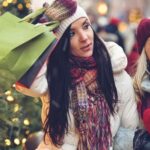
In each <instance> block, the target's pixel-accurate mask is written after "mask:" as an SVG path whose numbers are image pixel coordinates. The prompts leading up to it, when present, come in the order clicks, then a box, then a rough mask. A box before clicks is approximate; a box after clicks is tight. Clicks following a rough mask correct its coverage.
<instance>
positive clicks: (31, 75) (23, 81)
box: [17, 40, 58, 89]
mask: <svg viewBox="0 0 150 150" xmlns="http://www.w3.org/2000/svg"><path fill="white" fill-rule="evenodd" d="M57 42H58V41H57V40H54V41H53V42H52V43H51V44H50V45H49V46H48V48H47V49H46V50H45V51H44V52H43V53H42V54H41V56H40V57H39V58H38V59H37V60H36V61H35V63H34V64H33V65H32V66H31V67H30V68H29V70H28V71H27V72H25V73H24V75H23V76H22V77H21V78H20V79H19V80H18V81H17V84H19V85H20V86H23V87H24V88H28V89H29V88H30V87H31V85H32V83H33V81H34V80H35V78H36V76H37V75H38V73H39V71H40V70H41V68H42V66H43V65H44V63H45V62H46V61H47V60H48V57H49V56H50V54H51V53H52V51H53V49H54V48H55V46H56V44H57Z"/></svg>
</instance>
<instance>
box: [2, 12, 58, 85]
mask: <svg viewBox="0 0 150 150" xmlns="http://www.w3.org/2000/svg"><path fill="white" fill-rule="evenodd" d="M34 13H35V12H34ZM31 16H32V15H31ZM56 26H58V22H54V23H53V24H51V25H50V26H49V27H47V26H45V25H33V24H31V23H29V22H26V21H24V20H23V19H20V18H17V17H16V16H14V15H12V14H11V13H8V12H7V13H5V14H4V15H2V16H0V43H1V44H0V77H2V78H6V79H7V80H9V82H10V84H13V83H15V82H16V81H17V80H18V79H20V78H21V76H22V75H23V74H24V73H25V72H27V70H28V69H29V68H30V67H31V66H32V65H33V64H34V63H35V61H36V60H37V59H38V58H39V57H40V55H41V54H42V53H43V52H44V51H45V50H46V49H47V47H48V46H49V45H50V44H51V43H52V42H53V41H54V40H56V37H55V35H54V34H53V33H52V32H50V31H49V30H52V29H53V28H55V27H56ZM2 84H3V82H2V83H0V85H1V86H2ZM4 84H5V83H4Z"/></svg>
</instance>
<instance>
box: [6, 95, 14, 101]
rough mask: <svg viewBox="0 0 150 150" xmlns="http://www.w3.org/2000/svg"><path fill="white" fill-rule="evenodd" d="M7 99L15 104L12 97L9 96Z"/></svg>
mask: <svg viewBox="0 0 150 150" xmlns="http://www.w3.org/2000/svg"><path fill="white" fill-rule="evenodd" d="M6 99H7V101H9V102H13V101H14V97H13V96H11V95H9V96H7V98H6Z"/></svg>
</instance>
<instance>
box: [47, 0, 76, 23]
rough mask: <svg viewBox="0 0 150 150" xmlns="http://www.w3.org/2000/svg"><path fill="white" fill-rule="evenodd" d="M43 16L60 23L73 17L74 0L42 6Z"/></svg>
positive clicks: (74, 9) (57, 0)
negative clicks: (44, 10) (43, 9)
mask: <svg viewBox="0 0 150 150" xmlns="http://www.w3.org/2000/svg"><path fill="white" fill-rule="evenodd" d="M44 7H45V8H46V12H45V14H46V15H47V16H48V17H50V18H51V19H53V20H57V21H62V20H64V19H66V18H67V17H70V16H71V15H73V14H74V13H75V11H76V8H77V2H76V1H75V0H55V1H53V3H52V4H51V5H49V4H48V3H45V4H44Z"/></svg>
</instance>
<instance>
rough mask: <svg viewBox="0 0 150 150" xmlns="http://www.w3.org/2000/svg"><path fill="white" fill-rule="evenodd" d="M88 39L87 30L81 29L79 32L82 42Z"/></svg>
mask: <svg viewBox="0 0 150 150" xmlns="http://www.w3.org/2000/svg"><path fill="white" fill-rule="evenodd" d="M87 39H88V36H87V33H86V32H85V31H80V32H79V40H80V41H81V42H84V41H86V40H87Z"/></svg>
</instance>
